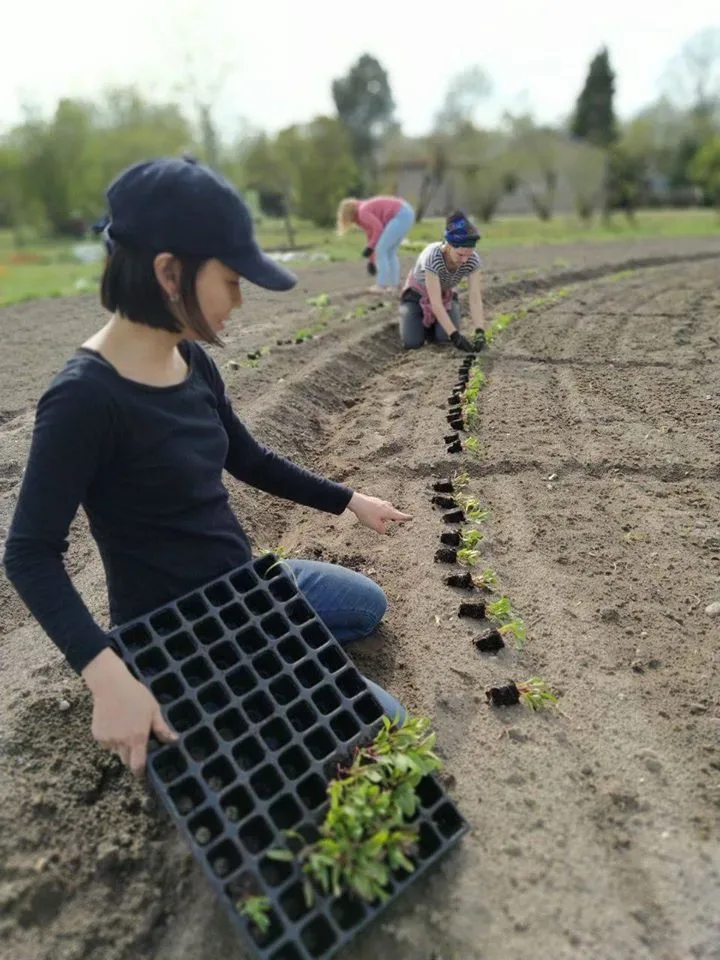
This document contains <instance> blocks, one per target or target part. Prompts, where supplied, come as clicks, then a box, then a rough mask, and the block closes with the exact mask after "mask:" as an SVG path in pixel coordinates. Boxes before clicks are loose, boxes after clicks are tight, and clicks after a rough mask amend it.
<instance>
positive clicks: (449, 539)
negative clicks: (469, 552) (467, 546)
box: [440, 533, 460, 547]
mask: <svg viewBox="0 0 720 960" xmlns="http://www.w3.org/2000/svg"><path fill="white" fill-rule="evenodd" d="M440 543H444V544H445V546H446V547H459V546H460V534H459V533H441V534H440Z"/></svg>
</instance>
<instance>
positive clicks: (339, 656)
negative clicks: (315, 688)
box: [317, 645, 348, 673]
mask: <svg viewBox="0 0 720 960" xmlns="http://www.w3.org/2000/svg"><path fill="white" fill-rule="evenodd" d="M317 658H318V660H319V661H320V663H321V664H322V665H323V666H324V667H325V669H326V670H327V671H328V673H337V672H338V670H342V668H343V667H346V666H347V662H348V661H347V657H346V656H345V654H344V653H343V652H342V651H341V650H338V648H337V647H335V646H332V645H331V646H329V647H326V648H325V650H321V651H320V653H318V655H317Z"/></svg>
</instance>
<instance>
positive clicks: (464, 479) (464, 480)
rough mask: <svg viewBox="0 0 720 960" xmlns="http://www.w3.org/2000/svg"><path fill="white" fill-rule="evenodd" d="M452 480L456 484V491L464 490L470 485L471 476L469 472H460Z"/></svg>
mask: <svg viewBox="0 0 720 960" xmlns="http://www.w3.org/2000/svg"><path fill="white" fill-rule="evenodd" d="M452 479H453V483H454V484H455V489H456V490H462V489H463V487H466V486H467V485H468V484H469V483H470V474H469V473H468V472H467V470H459V471H458V472H457V473H456V474H455V475H454V476H453V478H452Z"/></svg>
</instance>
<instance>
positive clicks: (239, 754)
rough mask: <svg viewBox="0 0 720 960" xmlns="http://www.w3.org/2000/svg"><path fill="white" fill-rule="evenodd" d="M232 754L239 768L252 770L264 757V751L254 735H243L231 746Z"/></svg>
mask: <svg viewBox="0 0 720 960" xmlns="http://www.w3.org/2000/svg"><path fill="white" fill-rule="evenodd" d="M232 754H233V757H235V761H236V763H237V765H238V766H239V767H240V769H241V770H252V769H253V768H254V767H256V766H257V765H258V764H259V763H262V761H263V760H264V759H265V751H264V750H263V748H262V747H261V746H260V743H259V742H258V741H257V740H256V739H255V737H245V739H244V740H241V741H240V743H238V745H237V746H236V747H233V752H232Z"/></svg>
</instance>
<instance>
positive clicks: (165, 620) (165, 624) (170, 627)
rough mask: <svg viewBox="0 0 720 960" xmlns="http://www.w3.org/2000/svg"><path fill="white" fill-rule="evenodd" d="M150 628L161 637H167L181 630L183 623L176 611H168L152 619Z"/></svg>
mask: <svg viewBox="0 0 720 960" xmlns="http://www.w3.org/2000/svg"><path fill="white" fill-rule="evenodd" d="M150 626H151V627H152V628H153V630H154V631H155V633H156V634H157V635H158V636H159V637H167V636H168V634H170V633H175V631H176V630H179V629H180V627H182V623H181V622H180V617H179V616H178V615H177V614H176V613H175V611H174V610H169V609H166V610H161V611H160V613H156V614H155V615H154V616H152V617H150Z"/></svg>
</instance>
